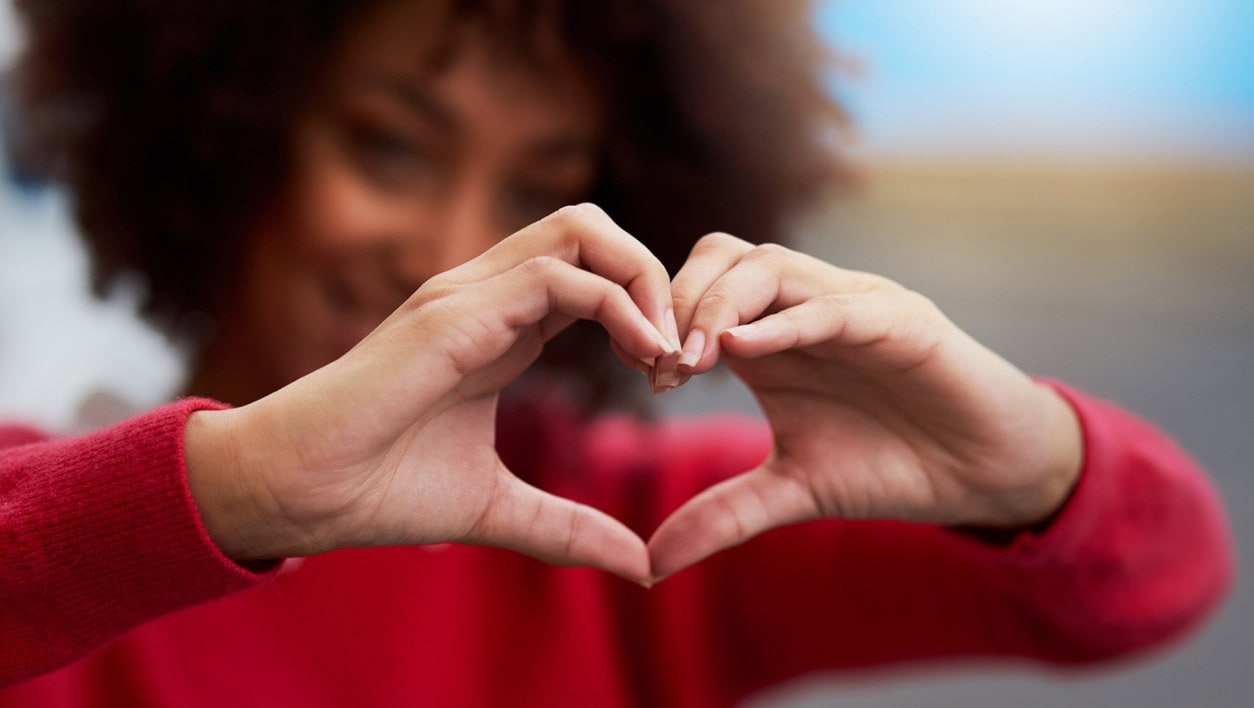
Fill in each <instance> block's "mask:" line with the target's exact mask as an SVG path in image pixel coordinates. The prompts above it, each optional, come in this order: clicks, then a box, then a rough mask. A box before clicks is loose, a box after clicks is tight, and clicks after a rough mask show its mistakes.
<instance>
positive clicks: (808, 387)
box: [649, 234, 1081, 577]
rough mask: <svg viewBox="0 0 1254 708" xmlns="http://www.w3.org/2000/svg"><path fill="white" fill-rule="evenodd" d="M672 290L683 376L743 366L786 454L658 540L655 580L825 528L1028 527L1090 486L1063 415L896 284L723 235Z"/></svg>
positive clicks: (652, 544)
mask: <svg viewBox="0 0 1254 708" xmlns="http://www.w3.org/2000/svg"><path fill="white" fill-rule="evenodd" d="M672 290H673V298H674V304H675V308H676V315H677V317H678V320H679V329H680V332H681V334H683V335H684V336H685V340H684V351H683V355H682V356H681V358H680V365H681V371H686V372H687V373H689V374H691V375H696V374H701V373H703V372H706V371H708V370H710V369H711V368H712V367H714V366H715V365H716V364H717V363H718V362H720V361H721V362H723V363H725V364H727V365H728V366H729V367H731V369H732V370H733V371H734V372H735V373H736V374H737V375H738V376H739V377H740V378H741V379H742V380H743V381H744V382H745V383H746V384H747V385H748V387H749V388H750V389H751V390H752V392H753V394H754V395H755V397H756V398H757V400H758V402H759V404H760V405H761V407H762V410H763V412H764V413H765V415H766V417H767V419H768V421H769V422H770V425H771V429H772V432H773V433H774V438H775V445H774V449H773V451H772V454H771V455H770V457H769V458H768V459H767V460H766V461H765V462H764V463H763V464H762V465H761V466H759V467H758V468H757V469H754V470H751V471H749V472H746V473H745V474H742V475H740V476H737V477H735V478H732V479H730V480H727V481H725V482H723V483H721V484H718V485H716V486H714V487H711V488H710V489H708V490H706V491H704V492H702V493H701V494H699V495H698V496H696V497H695V498H693V499H692V500H690V501H689V502H688V503H686V504H685V505H684V506H682V507H681V508H680V509H679V510H677V511H676V512H675V513H674V514H673V515H672V516H671V517H670V518H669V519H667V520H666V521H665V522H664V523H663V524H662V526H661V527H659V529H658V530H657V532H656V533H655V534H654V536H653V538H652V539H651V540H650V541H649V549H650V554H651V557H652V569H653V573H654V575H655V576H657V577H664V576H666V575H669V574H671V573H674V572H675V571H677V570H679V569H681V568H684V567H686V566H688V565H690V564H692V563H695V562H697V561H699V560H700V559H702V558H704V557H706V556H708V555H710V554H712V553H714V552H716V551H718V550H720V549H723V548H727V547H729V546H733V545H736V544H739V543H741V542H743V541H745V540H747V539H749V538H751V537H752V536H754V535H756V534H758V533H761V532H762V531H765V530H767V529H770V528H774V527H777V526H782V525H785V524H791V523H796V522H799V521H804V520H807V519H815V518H820V517H842V518H893V519H905V520H913V521H925V522H933V523H944V524H977V525H987V526H1007V527H1013V526H1022V525H1028V524H1032V523H1034V522H1037V521H1040V520H1042V519H1044V518H1047V517H1048V516H1049V515H1050V514H1051V513H1053V511H1054V510H1056V509H1057V508H1058V507H1059V506H1060V505H1061V503H1062V501H1063V500H1064V499H1065V498H1066V496H1067V494H1068V493H1069V491H1070V489H1071V487H1072V485H1073V484H1074V482H1075V480H1076V478H1077V476H1078V474H1079V470H1080V464H1081V463H1080V434H1079V430H1078V426H1077V423H1076V421H1075V418H1074V414H1073V413H1072V412H1071V410H1070V408H1069V407H1068V405H1067V404H1066V403H1065V402H1063V401H1062V400H1061V399H1059V398H1058V397H1057V396H1056V395H1055V394H1054V393H1053V392H1052V391H1051V390H1049V389H1046V388H1044V387H1043V386H1039V385H1037V384H1035V383H1034V382H1033V381H1032V380H1031V379H1029V378H1028V377H1027V376H1025V375H1024V374H1023V373H1021V372H1020V371H1019V370H1017V369H1016V368H1014V367H1013V366H1011V365H1010V364H1009V363H1007V362H1006V361H1005V360H1003V359H1001V358H1000V357H998V356H997V355H995V354H994V353H993V352H991V351H989V350H988V349H986V348H984V347H983V346H981V345H980V344H979V343H977V342H976V341H974V340H973V339H971V338H970V337H969V336H967V335H966V334H965V333H963V332H962V331H961V330H959V329H958V328H957V327H956V326H954V325H953V323H951V322H950V321H949V320H947V319H946V318H945V317H944V316H943V315H942V314H941V313H940V311H939V310H937V309H936V307H935V306H934V305H933V304H932V303H931V302H929V301H928V300H926V299H925V298H923V297H922V296H920V295H918V294H916V293H913V292H911V291H909V290H906V289H905V288H903V287H901V286H899V285H897V284H896V283H893V282H891V281H888V280H886V279H884V278H881V277H879V276H875V275H870V274H866V273H858V272H852V271H847V270H842V269H840V268H837V267H835V266H832V265H829V264H827V263H824V262H822V261H819V260H817V259H814V258H811V257H809V256H805V255H802V254H799V253H796V252H793V251H790V250H788V249H786V248H783V247H780V246H774V245H765V246H756V247H755V246H753V245H751V244H749V243H746V242H744V241H741V240H739V239H736V238H734V237H731V236H727V235H725V234H712V235H710V236H707V237H705V238H704V239H702V240H701V241H700V242H699V243H698V244H697V246H696V247H695V248H694V250H693V252H692V255H691V256H690V258H689V260H688V262H687V263H686V264H685V265H684V267H683V269H682V270H681V271H680V272H679V273H678V274H677V275H676V277H675V280H674V282H673V285H672Z"/></svg>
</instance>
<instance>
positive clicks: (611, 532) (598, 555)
mask: <svg viewBox="0 0 1254 708" xmlns="http://www.w3.org/2000/svg"><path fill="white" fill-rule="evenodd" d="M499 479H500V481H499V486H498V488H497V489H496V493H495V495H494V497H493V499H492V501H491V503H489V505H488V508H487V509H486V510H485V511H484V514H483V517H482V518H481V519H480V520H479V522H478V523H477V524H476V525H475V528H474V530H473V531H472V532H471V534H470V536H469V537H468V538H466V539H465V541H466V542H467V543H472V544H475V545H481V546H497V547H500V548H508V549H510V550H513V551H518V552H520V553H525V554H527V555H529V556H531V557H533V558H537V559H539V560H542V561H545V562H546V563H552V564H554V565H564V566H572V565H586V566H592V567H595V568H600V569H602V570H606V571H609V572H611V573H613V574H615V575H617V576H620V577H622V578H625V579H627V580H630V581H632V582H635V583H645V582H647V581H648V579H649V553H648V550H647V549H646V548H645V544H644V540H643V539H641V538H640V537H639V536H637V535H636V534H635V533H634V532H632V531H631V529H629V528H627V527H626V526H624V525H623V524H622V522H620V521H618V520H617V519H615V518H613V517H611V516H610V515H608V514H606V513H604V512H602V511H600V510H598V509H594V508H592V507H590V506H588V505H586V504H579V503H577V502H574V501H571V500H570V499H565V498H563V497H559V496H556V495H553V494H550V493H548V492H545V491H542V490H540V489H536V488H535V487H533V486H531V485H529V484H527V483H526V482H523V481H522V480H520V479H518V478H517V477H516V476H514V475H513V474H512V473H510V472H509V471H508V470H505V469H502V470H501V475H500V477H499Z"/></svg>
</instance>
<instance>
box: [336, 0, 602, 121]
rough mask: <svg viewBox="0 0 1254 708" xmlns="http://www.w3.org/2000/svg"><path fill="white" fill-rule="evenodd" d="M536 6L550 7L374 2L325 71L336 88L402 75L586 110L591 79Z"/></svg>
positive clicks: (550, 17) (458, 89) (501, 97)
mask: <svg viewBox="0 0 1254 708" xmlns="http://www.w3.org/2000/svg"><path fill="white" fill-rule="evenodd" d="M536 7H551V6H550V5H548V4H544V3H540V4H535V3H511V2H495V3H494V2H488V3H482V4H475V3H470V4H465V3H455V2H423V1H422V0H386V1H384V2H379V3H376V4H375V5H374V6H373V7H371V8H370V9H369V10H368V11H366V12H364V13H363V14H362V15H360V16H359V18H358V19H357V21H356V22H355V23H354V25H353V26H352V27H351V28H350V29H349V31H348V32H347V33H346V34H345V36H344V39H343V41H342V43H341V44H340V46H339V47H338V50H337V51H336V52H334V53H333V55H332V57H331V63H330V66H329V74H330V78H331V80H332V82H334V83H336V84H338V85H339V87H340V88H354V87H360V86H362V85H363V84H365V83H376V84H377V83H379V80H380V79H386V80H388V81H391V82H395V81H398V80H403V81H408V82H410V83H412V84H421V85H423V86H425V87H427V88H428V89H432V90H436V91H440V92H442V93H449V94H454V95H455V94H457V93H475V92H478V93H482V94H485V95H486V96H488V97H491V98H494V99H496V101H495V102H502V101H504V102H509V103H511V104H514V105H525V104H536V105H547V106H549V107H550V108H552V109H560V110H558V112H560V113H563V114H571V115H575V114H579V113H583V114H587V113H589V112H591V109H592V108H593V107H594V106H595V105H596V104H597V103H598V101H597V100H596V99H595V95H596V90H595V89H596V87H595V84H594V82H593V81H592V80H591V77H589V76H588V75H587V74H586V73H585V72H582V71H580V70H579V67H578V64H577V62H576V60H575V57H574V56H573V55H572V53H571V52H570V50H569V49H568V47H567V46H566V44H565V42H564V41H563V40H562V37H561V33H560V31H559V29H558V28H559V27H560V22H559V21H558V18H557V17H556V15H555V14H554V13H553V12H552V11H550V12H547V13H546V12H541V11H537V10H535V9H534V8H536ZM468 8H469V9H468ZM526 8H531V11H524V10H525V9H526ZM471 84H472V85H473V86H468V85H471ZM467 89H470V90H467Z"/></svg>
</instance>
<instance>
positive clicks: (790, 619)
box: [620, 385, 1234, 705]
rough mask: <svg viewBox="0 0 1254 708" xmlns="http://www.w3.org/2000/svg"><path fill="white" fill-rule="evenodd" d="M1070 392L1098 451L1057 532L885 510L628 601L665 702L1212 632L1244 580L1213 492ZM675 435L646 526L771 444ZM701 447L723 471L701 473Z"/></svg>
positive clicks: (1166, 442) (1120, 419)
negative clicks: (885, 514) (991, 528)
mask: <svg viewBox="0 0 1254 708" xmlns="http://www.w3.org/2000/svg"><path fill="white" fill-rule="evenodd" d="M1056 387H1057V388H1058V389H1059V390H1060V391H1061V392H1062V393H1063V394H1064V396H1065V397H1066V398H1067V399H1068V400H1069V401H1070V402H1071V404H1072V405H1073V407H1074V408H1075V410H1076V411H1077V412H1078V414H1079V417H1080V419H1081V421H1082V427H1083V431H1084V443H1085V460H1084V469H1083V473H1082V476H1081V479H1080V482H1079V484H1078V487H1077V488H1076V489H1075V491H1074V493H1073V495H1072V496H1071V498H1070V499H1069V500H1068V502H1067V503H1066V505H1065V507H1064V508H1063V510H1062V511H1061V513H1060V514H1059V515H1057V516H1056V517H1055V518H1054V520H1053V521H1052V522H1051V523H1050V525H1049V526H1048V527H1047V528H1045V529H1040V530H1034V531H1024V532H1022V533H1019V534H1018V535H1017V536H1014V537H1012V538H1011V539H1009V542H998V543H990V542H988V541H985V540H981V539H980V538H978V537H977V536H976V535H972V534H969V533H962V532H958V531H955V530H952V529H947V528H942V527H937V526H930V525H923V524H908V523H902V522H887V521H858V522H853V521H840V520H828V521H822V522H813V523H808V524H800V525H796V526H791V527H787V528H783V529H777V530H775V531H771V532H768V533H766V534H764V535H762V536H759V537H758V538H756V539H753V540H751V541H749V542H748V543H746V544H744V545H742V546H740V547H738V548H734V549H731V550H729V551H726V552H724V553H722V554H719V555H716V556H714V557H712V558H710V559H707V560H706V561H704V562H702V563H700V564H697V565H696V566H693V567H692V568H690V569H688V570H685V571H682V572H681V573H679V574H677V575H676V576H674V577H673V578H670V579H667V580H665V581H663V582H662V583H661V584H660V585H659V586H658V587H656V588H654V589H653V590H652V591H651V592H650V593H649V595H650V597H649V598H648V599H647V600H644V599H640V598H634V599H633V598H632V597H629V596H627V597H624V598H622V603H621V605H622V606H621V608H620V609H621V610H622V611H623V613H624V616H626V617H628V618H630V619H628V620H626V621H624V623H623V627H624V631H625V632H626V633H627V635H628V636H629V639H630V641H631V642H633V643H638V644H639V645H640V646H641V649H642V650H644V651H646V652H648V654H647V655H648V656H651V657H653V658H654V662H653V663H652V669H651V670H652V671H654V672H655V673H654V675H655V676H657V677H659V679H660V680H661V682H662V684H663V685H662V686H659V687H657V689H658V691H659V692H660V693H659V695H668V696H675V697H677V704H683V705H707V704H709V705H722V704H727V703H731V702H735V701H736V700H739V699H740V698H743V697H744V696H745V695H747V694H749V693H751V692H753V691H755V690H758V689H761V688H763V687H766V686H770V685H774V684H778V683H779V682H781V681H785V680H787V679H789V678H792V677H795V676H798V675H800V674H803V673H807V672H812V671H816V670H842V669H851V668H861V667H867V666H884V665H892V664H901V663H907V662H919V661H932V660H941V659H944V660H955V659H967V660H970V659H974V658H980V659H983V660H988V659H990V658H993V657H997V658H1001V659H1005V658H1018V659H1024V658H1026V659H1030V660H1036V661H1044V662H1049V663H1054V664H1064V665H1075V664H1082V663H1087V662H1093V661H1098V660H1104V659H1109V658H1112V657H1116V656H1121V655H1129V654H1134V653H1138V652H1142V651H1146V650H1149V649H1151V648H1154V647H1159V646H1163V645H1165V644H1169V643H1170V642H1172V641H1174V640H1177V639H1179V638H1180V637H1182V636H1183V635H1185V634H1186V633H1187V630H1189V629H1190V628H1192V627H1195V626H1196V625H1198V624H1199V623H1200V622H1201V621H1202V620H1203V619H1204V618H1205V617H1206V616H1208V615H1209V614H1210V613H1211V612H1212V611H1213V610H1214V609H1215V608H1216V606H1217V605H1218V604H1219V602H1220V601H1221V599H1222V597H1223V596H1224V594H1225V592H1226V590H1227V589H1228V587H1229V586H1230V584H1231V583H1232V579H1233V575H1234V569H1233V549H1232V541H1231V536H1230V531H1229V529H1228V526H1227V522H1226V518H1225V516H1224V513H1223V510H1222V507H1221V504H1220V501H1219V499H1218V496H1217V494H1216V492H1215V490H1214V488H1213V487H1212V486H1211V484H1210V482H1209V481H1208V480H1207V478H1206V476H1205V475H1204V474H1203V472H1202V471H1201V470H1200V469H1199V468H1198V467H1197V465H1196V464H1195V463H1194V462H1193V461H1192V460H1191V459H1190V458H1189V457H1187V456H1186V454H1185V453H1184V452H1182V451H1181V450H1180V449H1179V448H1178V447H1177V446H1176V445H1175V444H1174V443H1173V442H1172V441H1171V440H1170V439H1168V438H1167V437H1166V436H1164V435H1163V434H1162V433H1161V432H1159V431H1158V430H1156V429H1155V428H1153V427H1152V426H1150V425H1149V424H1148V423H1146V422H1144V421H1142V420H1140V419H1138V418H1136V417H1135V416H1133V415H1131V414H1129V413H1126V412H1124V411H1122V410H1120V409H1119V408H1117V407H1115V406H1113V405H1111V404H1109V403H1106V402H1104V401H1101V400H1098V399H1095V398H1091V397H1089V396H1086V395H1084V394H1081V393H1079V392H1076V391H1073V390H1070V389H1068V388H1065V387H1062V386H1061V385H1056ZM664 437H665V438H666V439H667V440H669V445H668V446H667V448H666V449H667V452H666V455H667V456H668V457H669V458H670V462H668V463H664V469H666V474H664V475H663V476H662V477H661V478H660V479H657V480H655V481H654V482H650V484H658V485H660V486H662V487H663V488H664V489H665V491H664V492H663V493H662V494H660V495H659V494H655V493H653V492H648V493H641V492H640V491H639V490H637V492H636V493H634V494H629V495H628V496H634V498H635V499H637V500H640V499H642V498H649V497H657V498H660V499H662V500H663V501H662V502H661V506H660V507H655V508H653V510H652V511H651V512H650V514H649V515H650V516H652V518H651V519H647V520H645V519H642V518H641V517H639V516H637V517H636V521H637V522H639V523H640V524H641V526H654V525H656V523H658V522H659V521H660V519H661V518H662V517H664V515H665V514H666V513H669V511H670V510H671V509H673V508H675V507H677V506H678V505H679V504H681V503H683V501H685V500H686V499H687V498H690V497H691V496H692V495H693V494H695V493H696V492H697V491H699V489H700V488H702V487H704V486H707V485H708V484H710V483H712V482H713V481H716V480H717V478H719V477H722V476H726V475H728V474H734V473H736V472H738V471H741V470H745V469H748V468H751V467H753V466H755V465H756V464H757V463H758V462H759V461H760V460H761V459H762V458H763V457H764V456H765V453H766V451H767V448H768V447H769V433H768V431H766V430H765V428H764V427H763V426H756V427H753V426H749V425H746V424H744V423H740V424H734V423H730V422H726V421H724V422H721V423H719V424H718V425H717V426H706V425H704V424H692V425H690V426H689V427H687V428H685V427H683V426H679V427H678V428H675V427H672V428H671V429H669V430H667V432H666V433H665V434H664ZM622 444H623V443H620V445H622ZM703 458H704V459H714V460H716V461H717V465H716V466H719V467H722V469H721V470H718V471H716V472H711V471H710V469H709V468H708V467H707V468H702V466H701V462H700V460H701V459H703ZM696 469H705V472H702V473H701V474H694V473H693V470H696ZM702 474H703V475H705V476H704V478H703V479H702V478H701V475H702ZM633 479H635V480H636V482H635V483H636V484H640V483H641V480H642V479H643V478H642V477H641V476H636V477H634V478H633ZM634 508H635V509H638V508H639V506H636V507H634ZM620 513H622V514H624V515H626V516H630V515H631V514H632V511H631V510H630V509H624V510H621V511H620ZM645 531H646V532H647V529H645Z"/></svg>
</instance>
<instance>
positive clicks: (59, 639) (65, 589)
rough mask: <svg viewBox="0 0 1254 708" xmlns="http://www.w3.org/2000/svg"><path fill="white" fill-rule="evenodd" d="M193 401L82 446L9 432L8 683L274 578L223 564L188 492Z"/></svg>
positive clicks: (1, 517)
mask: <svg viewBox="0 0 1254 708" xmlns="http://www.w3.org/2000/svg"><path fill="white" fill-rule="evenodd" d="M221 407H222V406H221V405H220V404H217V403H215V402H212V401H208V400H204V399H186V400H182V401H178V402H176V403H172V404H170V405H167V406H164V407H161V408H158V409H156V410H154V411H152V412H150V413H148V414H146V415H142V416H139V417H137V418H134V419H132V420H129V421H126V422H124V423H121V424H119V425H116V426H114V427H111V428H108V429H105V430H101V431H98V432H96V433H93V434H90V435H86V436H83V437H79V438H73V439H60V440H53V439H46V438H43V437H42V436H39V435H37V434H35V433H34V432H33V431H30V430H29V429H18V428H11V427H10V428H3V427H0V686H5V685H8V684H11V683H16V682H19V681H22V680H23V679H26V678H30V677H32V676H35V675H38V674H41V673H44V672H47V671H50V670H52V669H55V668H57V667H59V666H62V665H64V664H67V663H69V662H70V661H72V660H74V659H76V658H78V657H79V656H82V655H83V654H85V653H87V652H89V651H90V650H92V649H93V648H96V647H99V646H101V645H103V644H105V643H107V642H109V641H110V640H111V639H113V638H115V637H117V636H119V635H120V634H122V633H124V632H126V631H127V630H129V629H131V628H133V627H136V626H138V625H140V624H142V623H143V622H145V621H147V620H150V619H153V618H155V617H157V616H159V615H162V614H165V613H168V612H172V611H174V610H177V609H179V608H182V607H186V606H189V605H193V604H197V603H201V602H205V601H208V600H211V599H214V598H217V597H221V596H223V595H226V594H228V593H231V592H234V591H236V590H240V589H243V588H247V587H250V586H253V585H256V584H258V583H261V582H263V581H264V580H265V579H266V578H267V577H268V573H273V572H274V571H273V569H271V570H270V571H268V572H262V573H254V572H251V571H250V570H247V569H245V568H242V567H240V566H239V565H237V564H235V563H234V562H232V561H231V560H230V559H228V558H226V557H225V556H223V555H222V554H221V553H220V552H219V551H218V550H217V548H216V546H214V544H213V542H212V541H211V540H210V539H209V537H208V535H207V533H206V532H205V529H204V527H203V525H202V524H201V521H200V517H199V514H198V512H197V510H196V506H195V504H194V502H193V501H192V498H191V494H190V492H189V491H188V487H187V481H186V474H187V473H186V467H185V464H184V457H183V429H184V426H185V424H186V421H187V418H188V416H189V415H191V414H192V413H193V412H194V411H197V410H201V409H215V408H221Z"/></svg>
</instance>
